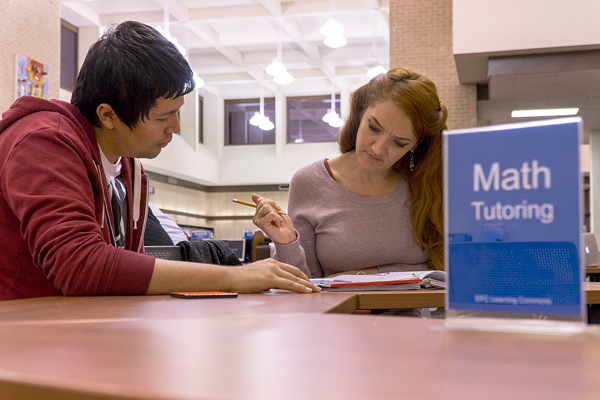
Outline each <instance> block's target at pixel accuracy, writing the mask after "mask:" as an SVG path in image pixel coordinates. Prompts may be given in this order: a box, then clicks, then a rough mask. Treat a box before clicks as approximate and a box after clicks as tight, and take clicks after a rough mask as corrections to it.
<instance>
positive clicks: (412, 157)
mask: <svg viewBox="0 0 600 400" xmlns="http://www.w3.org/2000/svg"><path fill="white" fill-rule="evenodd" d="M408 169H410V172H413V169H415V151H414V150H411V151H410V163H409V164H408Z"/></svg>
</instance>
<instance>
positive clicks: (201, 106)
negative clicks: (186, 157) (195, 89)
mask: <svg viewBox="0 0 600 400" xmlns="http://www.w3.org/2000/svg"><path fill="white" fill-rule="evenodd" d="M203 113H204V97H202V96H198V143H200V144H203V143H204V114H203Z"/></svg>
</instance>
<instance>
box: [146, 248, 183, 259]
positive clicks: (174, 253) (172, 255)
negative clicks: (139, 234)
mask: <svg viewBox="0 0 600 400" xmlns="http://www.w3.org/2000/svg"><path fill="white" fill-rule="evenodd" d="M145 250H146V255H149V256H152V257H156V258H160V259H163V260H173V261H181V248H180V247H179V246H145Z"/></svg>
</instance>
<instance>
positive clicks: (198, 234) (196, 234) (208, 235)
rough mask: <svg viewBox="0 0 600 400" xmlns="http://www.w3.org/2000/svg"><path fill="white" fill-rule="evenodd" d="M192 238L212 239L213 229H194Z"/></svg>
mask: <svg viewBox="0 0 600 400" xmlns="http://www.w3.org/2000/svg"><path fill="white" fill-rule="evenodd" d="M191 238H192V239H212V238H213V233H212V232H211V231H193V232H192V236H191Z"/></svg>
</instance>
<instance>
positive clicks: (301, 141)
mask: <svg viewBox="0 0 600 400" xmlns="http://www.w3.org/2000/svg"><path fill="white" fill-rule="evenodd" d="M294 143H304V139H302V138H301V137H299V138H298V139H296V140H294Z"/></svg>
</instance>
